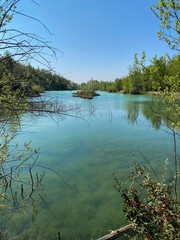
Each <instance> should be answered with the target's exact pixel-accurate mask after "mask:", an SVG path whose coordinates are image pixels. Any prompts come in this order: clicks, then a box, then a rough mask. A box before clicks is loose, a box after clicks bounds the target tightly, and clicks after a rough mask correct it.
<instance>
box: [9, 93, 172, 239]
mask: <svg viewBox="0 0 180 240" xmlns="http://www.w3.org/2000/svg"><path fill="white" fill-rule="evenodd" d="M100 94H101V96H99V97H96V98H94V99H93V100H85V99H80V98H73V97H72V92H48V94H45V96H44V97H45V99H46V100H55V99H57V98H58V101H62V103H63V104H64V108H65V109H75V108H76V110H73V111H68V112H66V114H68V115H70V116H67V115H66V114H65V115H52V116H44V115H41V116H39V117H38V118H37V117H35V116H32V115H26V116H24V117H23V119H22V131H23V134H22V135H19V136H17V139H16V140H17V141H18V142H19V143H20V144H21V143H23V142H25V141H26V142H28V141H29V140H32V146H34V147H37V146H39V147H40V155H39V159H38V163H37V164H39V165H42V166H45V167H46V168H52V169H53V170H55V171H56V172H57V173H58V174H60V176H61V177H62V178H63V179H62V178H60V177H58V176H57V174H55V173H54V172H52V171H50V170H45V169H42V168H39V167H35V170H38V171H40V172H44V171H45V172H46V176H45V178H44V182H43V183H44V185H45V189H44V193H45V194H46V200H45V202H43V204H41V205H38V207H37V209H38V213H37V215H36V217H35V219H34V222H33V223H32V222H31V219H32V217H31V214H26V215H20V216H19V215H18V214H13V215H10V216H9V218H7V219H6V225H5V226H6V228H7V229H11V231H12V232H13V233H14V234H20V233H21V234H26V233H28V234H30V235H31V236H32V232H33V233H34V235H35V236H36V238H37V239H40V240H41V239H58V237H57V232H58V231H60V232H61V238H62V239H63V240H70V239H75V238H76V237H79V238H80V239H81V240H88V239H91V237H93V238H94V239H95V238H97V237H100V236H102V235H105V234H107V233H108V230H109V229H116V228H119V227H120V226H123V225H125V224H126V222H125V218H124V216H123V212H122V204H121V198H120V194H119V193H118V192H117V191H116V190H115V189H114V187H113V186H114V180H113V177H112V173H113V172H115V174H116V176H117V177H118V178H119V180H120V181H125V180H126V179H127V177H128V176H129V173H130V172H129V167H131V166H132V154H133V153H134V154H135V157H136V159H138V160H140V161H141V163H143V164H146V162H145V160H144V159H143V157H142V156H141V154H140V153H139V151H141V152H142V153H143V155H145V156H146V157H147V159H148V160H149V161H150V162H151V164H152V166H153V167H154V169H155V170H156V171H157V173H158V174H162V172H163V167H164V161H165V159H166V158H167V157H168V158H169V162H170V163H171V161H173V160H172V159H173V141H172V138H171V136H169V135H168V134H167V133H166V132H164V131H162V130H160V129H159V127H160V125H161V124H160V123H159V121H157V120H156V117H155V115H154V114H153V113H152V112H151V107H150V105H152V106H153V103H152V100H153V101H154V102H156V100H157V98H156V97H152V96H135V95H122V94H117V93H105V92H100ZM37 101H38V100H37ZM52 118H53V119H54V120H53V119H52ZM172 168H173V164H169V169H170V170H172ZM123 239H125V238H123Z"/></svg>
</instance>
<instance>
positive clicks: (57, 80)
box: [0, 53, 78, 95]
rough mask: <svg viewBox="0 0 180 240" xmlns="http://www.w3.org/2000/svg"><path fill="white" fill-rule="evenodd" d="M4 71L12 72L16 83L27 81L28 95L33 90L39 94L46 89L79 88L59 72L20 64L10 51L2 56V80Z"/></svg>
mask: <svg viewBox="0 0 180 240" xmlns="http://www.w3.org/2000/svg"><path fill="white" fill-rule="evenodd" d="M4 73H6V74H7V75H8V74H11V79H12V80H13V81H14V83H15V84H16V85H17V84H20V83H21V82H26V92H27V95H28V94H29V95H30V94H31V93H32V92H33V90H35V92H36V93H37V94H38V93H41V92H43V91H44V90H45V91H48V90H75V89H77V88H78V85H77V84H75V83H73V82H71V81H70V80H68V79H66V78H64V77H61V76H59V75H57V74H53V73H51V72H48V71H45V70H43V69H42V70H40V69H35V68H33V67H32V66H30V65H27V66H25V65H23V64H20V63H19V62H16V61H15V60H14V59H12V57H11V56H10V55H9V54H8V53H6V55H5V56H4V57H1V58H0V80H1V78H2V77H3V74H4Z"/></svg>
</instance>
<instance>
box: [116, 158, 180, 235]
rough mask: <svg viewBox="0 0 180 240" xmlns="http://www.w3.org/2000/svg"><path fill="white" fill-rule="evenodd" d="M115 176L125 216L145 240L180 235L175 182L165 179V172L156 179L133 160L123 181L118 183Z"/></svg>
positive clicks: (179, 210) (179, 207)
mask: <svg viewBox="0 0 180 240" xmlns="http://www.w3.org/2000/svg"><path fill="white" fill-rule="evenodd" d="M166 164H167V162H166ZM166 169H167V168H166V166H165V171H166ZM179 174H180V173H179ZM113 175H114V174H113ZM114 179H115V181H116V185H115V188H116V189H117V191H118V192H119V193H120V194H121V196H122V198H123V207H124V212H125V216H126V219H127V220H128V221H129V222H130V223H133V224H135V227H134V229H135V231H137V232H138V233H139V235H140V236H143V237H146V239H148V240H150V239H153V240H156V239H157V240H159V239H163V240H165V239H171V240H178V239H180V232H179V228H180V205H179V203H180V202H179V199H177V196H176V195H175V193H174V190H173V188H174V182H172V183H166V182H165V178H164V176H163V177H162V181H160V180H159V179H157V181H155V180H154V177H152V176H151V174H150V171H149V170H148V169H147V168H146V167H141V166H140V164H139V163H138V162H135V161H134V169H133V170H132V171H131V175H130V177H129V178H128V181H127V182H126V183H125V184H121V183H119V181H118V179H117V177H116V176H115V175H114Z"/></svg>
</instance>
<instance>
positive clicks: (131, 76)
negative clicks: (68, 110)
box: [80, 51, 180, 94]
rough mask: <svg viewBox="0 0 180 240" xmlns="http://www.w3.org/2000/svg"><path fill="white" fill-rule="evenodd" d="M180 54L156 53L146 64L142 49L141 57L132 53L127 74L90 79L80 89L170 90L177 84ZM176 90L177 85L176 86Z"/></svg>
mask: <svg viewBox="0 0 180 240" xmlns="http://www.w3.org/2000/svg"><path fill="white" fill-rule="evenodd" d="M170 79H171V81H170ZM179 79H180V54H178V55H176V56H173V57H170V56H169V55H168V54H167V53H166V54H165V55H164V56H161V57H159V58H158V56H157V55H155V56H154V57H153V59H152V60H150V64H149V65H146V55H145V52H144V51H143V53H142V56H141V59H140V60H138V58H137V54H135V55H134V63H133V65H132V66H130V67H129V72H128V75H127V76H125V77H121V78H116V79H115V80H114V81H110V82H108V81H97V80H94V79H91V80H90V81H88V82H87V83H82V84H81V86H80V87H81V89H84V88H88V89H94V90H100V91H107V92H120V91H121V92H123V93H129V94H141V93H146V92H150V91H156V92H158V91H165V90H168V91H171V90H173V91H174V89H172V87H173V85H177V86H179ZM177 91H178V87H177Z"/></svg>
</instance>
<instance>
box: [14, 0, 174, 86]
mask: <svg viewBox="0 0 180 240" xmlns="http://www.w3.org/2000/svg"><path fill="white" fill-rule="evenodd" d="M24 2H25V1H22V2H21V3H20V4H19V5H18V7H19V10H23V12H24V13H27V14H30V15H31V16H33V17H36V18H38V19H40V20H41V21H42V22H43V23H44V24H45V25H46V26H47V27H48V28H49V29H50V31H51V32H52V33H53V35H50V34H49V33H48V32H47V31H45V30H44V29H43V27H42V26H41V25H40V24H39V23H37V22H34V21H32V20H30V19H25V18H22V17H15V18H14V20H13V26H14V27H16V28H18V29H21V30H24V31H27V32H34V33H37V34H39V35H40V36H42V37H44V39H47V40H48V41H51V42H52V44H51V45H52V46H54V47H56V48H58V49H59V50H61V51H62V52H63V56H62V55H61V54H60V53H59V54H58V56H57V60H53V59H50V60H52V66H54V67H55V70H56V71H57V72H58V73H59V74H61V75H64V76H65V77H67V78H68V79H70V80H72V81H75V82H77V83H81V82H87V81H88V80H90V79H91V78H94V79H97V80H99V81H100V80H103V81H114V79H115V78H116V77H123V76H125V75H127V73H128V67H129V65H131V64H132V63H133V57H134V53H138V54H139V56H140V55H141V53H142V51H143V50H145V51H146V55H147V59H150V58H152V57H153V56H154V55H155V54H158V56H161V55H163V54H164V53H165V52H169V53H170V54H171V55H172V54H175V53H176V52H172V51H171V50H170V49H169V47H168V46H167V45H166V43H164V42H162V41H159V40H158V39H157V34H156V32H157V31H158V30H159V28H160V24H159V21H158V19H156V17H155V16H154V15H153V14H152V12H151V11H150V9H149V6H150V5H151V4H153V3H154V2H156V1H153V0H137V1H135V0H51V1H50V0H39V1H38V0H37V2H38V3H39V4H40V6H37V5H36V4H33V2H32V1H31V0H26V3H24ZM32 65H34V66H37V64H35V63H34V62H32Z"/></svg>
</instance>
